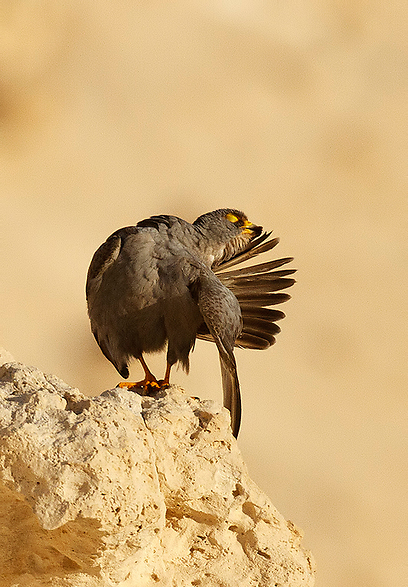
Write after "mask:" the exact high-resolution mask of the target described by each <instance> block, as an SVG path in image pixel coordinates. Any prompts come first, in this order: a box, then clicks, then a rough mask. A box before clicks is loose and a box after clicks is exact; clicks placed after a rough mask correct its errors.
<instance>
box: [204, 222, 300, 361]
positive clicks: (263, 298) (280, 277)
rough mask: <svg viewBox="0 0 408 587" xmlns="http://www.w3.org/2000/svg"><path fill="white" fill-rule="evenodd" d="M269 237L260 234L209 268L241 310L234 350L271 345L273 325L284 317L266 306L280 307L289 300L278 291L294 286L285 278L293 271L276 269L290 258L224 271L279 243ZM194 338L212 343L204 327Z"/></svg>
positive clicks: (276, 327)
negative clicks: (239, 249)
mask: <svg viewBox="0 0 408 587" xmlns="http://www.w3.org/2000/svg"><path fill="white" fill-rule="evenodd" d="M270 235H271V233H270V232H269V233H268V232H266V233H263V234H261V235H260V236H259V237H257V238H255V239H253V240H252V241H251V242H250V243H249V245H248V246H247V247H246V248H245V249H244V250H243V251H241V252H239V253H238V254H237V255H235V256H234V257H232V258H231V259H229V260H228V261H226V262H224V263H220V264H219V265H217V266H216V267H214V268H213V271H214V273H215V274H216V275H217V277H218V279H219V280H220V281H221V283H223V284H224V285H225V286H226V287H227V288H228V289H229V290H230V291H232V292H233V293H234V294H235V297H236V298H237V300H238V302H239V305H240V307H241V313H242V320H243V328H242V332H241V334H240V336H239V337H238V338H237V340H236V342H235V346H238V347H243V348H251V349H266V348H268V347H269V346H271V345H272V344H273V343H274V342H275V336H276V335H277V334H278V333H279V332H280V328H279V326H278V325H277V324H276V322H277V321H278V320H281V319H282V318H284V316H285V314H284V313H283V312H282V311H281V310H276V309H272V308H269V307H268V306H273V305H276V304H281V303H283V302H285V301H287V300H288V299H290V295H288V294H287V293H283V292H282V290H284V289H286V288H288V287H290V286H291V285H293V283H294V282H295V280H294V279H293V278H291V277H288V276H290V275H292V274H293V273H295V271H296V269H279V268H280V267H282V266H283V265H286V264H287V263H290V262H291V261H292V260H293V258H292V257H285V258H282V259H275V260H273V261H266V262H265V263H260V264H258V265H251V266H249V267H241V268H237V269H234V270H232V271H224V270H225V269H226V268H229V267H232V266H234V265H239V264H241V263H243V262H244V261H248V260H249V259H252V258H253V257H256V256H257V255H260V254H262V253H266V252H267V251H269V250H271V249H273V248H274V247H275V246H276V245H277V244H278V242H279V239H277V238H274V239H270V238H269V237H270ZM197 337H198V338H201V339H204V340H213V336H212V334H211V332H210V331H209V329H208V328H207V325H206V324H202V325H201V326H200V329H199V331H198V333H197Z"/></svg>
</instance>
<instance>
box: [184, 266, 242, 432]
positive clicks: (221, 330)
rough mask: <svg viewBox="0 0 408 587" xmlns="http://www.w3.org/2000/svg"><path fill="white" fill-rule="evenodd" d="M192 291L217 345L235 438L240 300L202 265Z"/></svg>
mask: <svg viewBox="0 0 408 587" xmlns="http://www.w3.org/2000/svg"><path fill="white" fill-rule="evenodd" d="M191 291H192V295H193V297H194V298H195V299H196V301H197V304H198V307H199V309H200V312H201V315H202V317H203V318H204V321H205V326H206V328H207V329H208V333H209V334H210V336H211V340H212V341H213V342H215V344H216V345H217V348H218V352H219V357H220V366H221V377H222V387H223V394H224V406H225V407H226V408H228V410H229V411H230V413H231V428H232V433H233V435H234V436H235V438H236V437H237V436H238V432H239V427H240V423H241V394H240V388H239V380H238V373H237V365H236V361H235V357H234V343H235V340H236V338H237V336H238V335H239V333H240V331H241V327H242V322H241V312H240V308H239V304H238V302H237V299H236V297H235V296H234V294H233V293H232V292H231V291H230V290H229V289H228V288H226V287H225V286H224V285H223V284H222V283H221V282H220V281H219V279H218V278H217V277H216V276H215V275H214V273H213V272H212V271H210V270H208V269H207V268H204V267H203V268H202V269H201V271H200V275H199V277H198V278H197V279H196V280H195V281H194V283H193V284H192V286H191Z"/></svg>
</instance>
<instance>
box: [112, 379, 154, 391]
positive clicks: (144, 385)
mask: <svg viewBox="0 0 408 587" xmlns="http://www.w3.org/2000/svg"><path fill="white" fill-rule="evenodd" d="M116 387H122V388H123V387H127V388H128V389H129V390H131V391H133V390H135V391H136V389H142V390H143V392H142V395H155V394H156V393H157V392H158V391H159V389H161V387H162V386H161V385H160V381H157V379H156V378H155V377H146V378H145V379H143V380H142V381H138V382H136V383H135V382H132V381H121V382H120V383H118V385H117V386H116Z"/></svg>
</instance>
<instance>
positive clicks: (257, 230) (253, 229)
mask: <svg viewBox="0 0 408 587" xmlns="http://www.w3.org/2000/svg"><path fill="white" fill-rule="evenodd" d="M262 230H263V228H262V226H257V225H256V224H253V223H252V222H251V221H250V220H245V222H244V226H243V227H242V232H243V233H244V234H250V235H251V236H259V235H260V234H261V232H262Z"/></svg>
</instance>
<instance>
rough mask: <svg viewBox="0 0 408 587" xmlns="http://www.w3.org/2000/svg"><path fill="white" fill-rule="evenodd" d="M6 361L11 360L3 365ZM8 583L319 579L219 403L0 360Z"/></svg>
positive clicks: (138, 586)
mask: <svg viewBox="0 0 408 587" xmlns="http://www.w3.org/2000/svg"><path fill="white" fill-rule="evenodd" d="M0 364H1V361H0ZM0 432H1V436H0V493H1V499H0V520H1V522H0V587H6V586H7V587H11V586H18V587H43V586H48V587H50V586H52V587H70V586H75V587H88V586H89V587H91V586H92V587H108V586H109V587H112V586H118V585H119V586H124V587H125V586H126V587H133V586H134V587H150V586H151V587H153V586H155V587H165V586H166V587H174V586H176V587H184V586H196V587H197V586H201V587H213V586H222V587H236V586H237V585H240V587H250V586H275V585H279V586H280V587H281V586H284V585H285V586H291V587H297V586H299V587H300V586H309V585H313V583H314V566H313V561H312V558H311V555H310V554H309V553H308V552H307V551H305V550H304V549H303V548H302V546H301V533H300V532H299V530H297V529H296V528H295V526H294V525H293V524H292V523H291V522H286V521H285V520H284V519H283V517H282V516H281V515H280V514H279V513H278V512H277V510H276V509H275V508H274V506H273V505H272V504H271V502H270V501H269V499H268V498H267V497H266V495H264V494H263V493H262V492H261V491H260V490H259V488H258V487H257V486H256V485H255V484H254V483H253V481H252V480H251V479H250V478H249V476H248V473H247V470H246V467H245V464H244V462H243V460H242V457H241V454H240V452H239V450H238V446H237V443H236V441H235V439H234V438H233V436H232V434H231V430H230V426H229V414H228V412H227V411H226V410H225V409H224V408H221V407H219V406H218V405H217V404H216V403H214V402H212V401H200V400H198V399H196V398H191V397H189V396H188V395H186V394H185V392H184V391H183V390H182V389H180V388H178V387H170V388H169V389H167V390H161V391H160V392H159V393H158V395H157V396H156V397H154V398H152V397H141V396H140V395H138V394H137V393H134V392H130V391H128V390H126V389H119V388H116V389H112V390H109V391H105V392H104V393H102V394H101V395H100V396H99V397H94V398H89V397H85V396H83V395H82V394H81V393H80V392H79V391H78V390H77V389H74V388H71V387H70V386H69V385H67V384H66V383H64V382H63V381H61V380H59V379H58V378H57V377H55V376H52V375H45V374H43V373H41V372H40V371H38V370H37V369H34V368H32V367H26V366H24V365H21V364H19V363H4V364H3V365H2V366H1V367H0Z"/></svg>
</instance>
